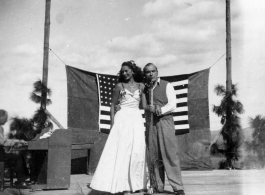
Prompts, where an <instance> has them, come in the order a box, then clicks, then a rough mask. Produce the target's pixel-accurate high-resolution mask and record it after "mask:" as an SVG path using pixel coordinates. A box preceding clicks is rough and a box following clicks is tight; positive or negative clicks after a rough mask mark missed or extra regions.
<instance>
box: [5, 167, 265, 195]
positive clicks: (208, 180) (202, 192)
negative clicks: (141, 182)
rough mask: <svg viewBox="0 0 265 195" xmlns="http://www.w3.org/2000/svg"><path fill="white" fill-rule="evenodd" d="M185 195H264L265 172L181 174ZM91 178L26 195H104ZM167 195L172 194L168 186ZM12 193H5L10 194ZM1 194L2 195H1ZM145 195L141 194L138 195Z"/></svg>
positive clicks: (75, 177) (73, 177)
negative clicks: (92, 185) (93, 187)
mask: <svg viewBox="0 0 265 195" xmlns="http://www.w3.org/2000/svg"><path fill="white" fill-rule="evenodd" d="M182 176H183V182H184V187H185V192H186V195H264V194H265V170H213V171H182ZM91 179H92V176H91V175H71V187H70V189H67V190H65V189H61V190H45V191H33V192H30V191H29V190H23V193H24V195H28V194H30V195H31V194H32V195H88V194H89V195H105V194H107V193H100V192H97V191H91V189H89V184H90V182H91ZM165 190H166V193H172V189H171V187H170V185H169V183H168V182H166V187H165ZM8 191H10V189H5V192H6V194H9V193H8ZM0 194H1V192H0ZM140 194H142V193H139V195H140Z"/></svg>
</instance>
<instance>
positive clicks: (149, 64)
mask: <svg viewBox="0 0 265 195" xmlns="http://www.w3.org/2000/svg"><path fill="white" fill-rule="evenodd" d="M151 65H153V66H154V67H155V68H156V71H157V67H156V65H154V64H153V63H148V64H146V65H145V66H144V69H143V70H144V73H145V68H146V67H147V66H151Z"/></svg>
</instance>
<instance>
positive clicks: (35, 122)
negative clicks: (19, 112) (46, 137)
mask: <svg viewBox="0 0 265 195" xmlns="http://www.w3.org/2000/svg"><path fill="white" fill-rule="evenodd" d="M43 90H44V92H46V93H47V95H48V96H51V90H50V89H49V88H47V87H46V86H44V85H43V84H42V82H41V80H38V81H36V82H35V83H34V84H33V91H32V93H31V96H30V99H31V100H32V101H33V102H35V103H36V104H40V107H39V108H38V109H37V110H36V112H35V114H34V115H33V117H32V118H31V119H26V118H19V117H15V118H13V121H12V123H11V125H10V130H11V131H13V130H17V135H16V138H21V139H24V140H31V139H33V138H34V137H35V136H36V134H38V133H40V132H41V131H42V129H44V128H46V127H50V128H52V127H53V125H52V123H51V122H50V120H49V118H48V115H47V113H46V112H45V110H44V109H43V108H42V107H41V103H42V102H43V101H44V99H45V98H43V97H42V95H41V94H42V92H43ZM50 104H51V100H50V99H48V98H47V100H46V105H50Z"/></svg>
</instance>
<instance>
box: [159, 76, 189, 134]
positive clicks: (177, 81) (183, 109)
mask: <svg viewBox="0 0 265 195" xmlns="http://www.w3.org/2000/svg"><path fill="white" fill-rule="evenodd" d="M191 75H193V74H186V75H177V76H168V77H161V79H164V80H166V81H168V82H170V83H171V85H173V87H174V90H175V93H176V99H177V105H176V109H175V110H174V112H173V120H174V125H175V133H176V135H181V134H184V133H188V132H189V129H190V126H189V115H188V84H189V76H191Z"/></svg>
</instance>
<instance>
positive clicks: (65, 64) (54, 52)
mask: <svg viewBox="0 0 265 195" xmlns="http://www.w3.org/2000/svg"><path fill="white" fill-rule="evenodd" d="M49 50H50V51H51V52H52V53H54V55H55V56H56V57H57V58H59V60H61V61H62V63H64V61H63V60H62V59H61V58H60V57H59V56H58V55H57V54H56V53H55V52H54V51H53V50H52V49H51V48H49ZM64 65H66V64H65V63H64Z"/></svg>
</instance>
